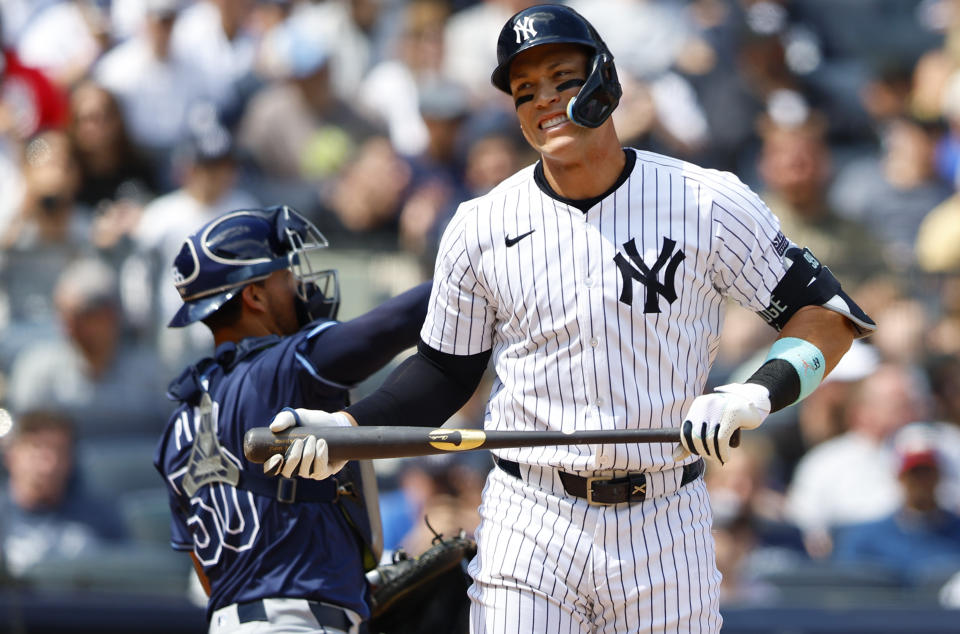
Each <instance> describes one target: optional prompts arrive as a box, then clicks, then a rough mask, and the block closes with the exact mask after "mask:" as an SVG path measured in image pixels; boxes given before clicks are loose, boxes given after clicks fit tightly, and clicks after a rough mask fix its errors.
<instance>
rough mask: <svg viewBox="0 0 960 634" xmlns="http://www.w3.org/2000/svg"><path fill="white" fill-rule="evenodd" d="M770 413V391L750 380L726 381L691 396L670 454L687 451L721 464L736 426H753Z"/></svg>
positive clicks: (676, 455)
mask: <svg viewBox="0 0 960 634" xmlns="http://www.w3.org/2000/svg"><path fill="white" fill-rule="evenodd" d="M769 414H770V392H769V391H768V390H767V388H765V387H763V386H762V385H756V384H754V383H730V384H729V385H721V386H720V387H718V388H716V391H715V392H714V393H713V394H704V395H703V396H698V397H697V398H696V399H694V401H693V403H692V404H691V405H690V410H689V411H688V412H687V415H686V416H685V417H684V420H683V427H682V428H681V433H680V445H679V446H677V449H676V450H675V451H674V458H675V459H677V460H680V459H683V458H685V457H686V456H688V455H690V454H697V455H698V456H703V457H704V458H707V459H708V460H712V461H715V462H719V463H720V464H723V463H725V462H726V461H727V459H728V458H729V457H730V453H729V452H730V448H731V447H735V446H736V445H737V441H734V440H733V439H734V434H735V433H736V432H737V430H739V429H755V428H757V427H759V426H760V423H762V422H763V420H764V419H765V418H766V417H767V416H768V415H769Z"/></svg>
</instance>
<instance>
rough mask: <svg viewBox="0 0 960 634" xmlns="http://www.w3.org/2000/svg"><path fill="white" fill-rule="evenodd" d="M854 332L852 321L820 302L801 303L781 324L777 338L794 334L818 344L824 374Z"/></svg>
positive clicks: (853, 336) (847, 348)
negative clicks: (817, 304)
mask: <svg viewBox="0 0 960 634" xmlns="http://www.w3.org/2000/svg"><path fill="white" fill-rule="evenodd" d="M855 336H856V330H855V329H854V327H853V324H851V323H850V320H849V319H847V318H846V317H844V316H843V315H841V314H840V313H837V312H834V311H832V310H828V309H826V308H821V307H820V306H804V307H803V308H801V309H800V310H798V311H797V313H796V314H795V315H794V316H793V317H791V318H790V321H788V322H787V323H786V324H785V325H784V327H783V330H781V331H780V336H779V337H778V339H785V338H787V337H796V338H797V339H803V340H804V341H809V342H810V343H812V344H813V345H815V346H816V347H817V348H819V349H820V352H822V353H823V358H824V361H825V362H826V368H825V370H824V376H826V375H827V374H829V373H830V371H831V370H833V368H834V367H836V365H837V363H839V362H840V358H841V357H843V355H844V354H846V352H847V350H849V349H850V344H852V343H853V340H854V338H855Z"/></svg>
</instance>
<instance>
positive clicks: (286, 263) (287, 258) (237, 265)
mask: <svg viewBox="0 0 960 634" xmlns="http://www.w3.org/2000/svg"><path fill="white" fill-rule="evenodd" d="M326 247H327V239H326V238H324V237H323V234H322V233H320V231H319V230H318V229H317V228H316V227H315V226H313V224H312V223H310V221H309V220H307V219H306V218H304V217H303V216H301V215H300V214H299V213H297V212H296V211H295V210H293V209H292V208H290V207H287V206H286V205H279V206H276V207H268V208H266V209H241V210H238V211H231V212H228V213H226V214H224V215H222V216H219V217H218V218H216V219H214V220H212V221H210V222H208V223H207V224H205V225H204V226H203V227H201V228H200V229H199V230H198V231H197V232H196V233H194V234H192V235H190V236H189V237H188V238H187V239H186V240H185V241H184V243H183V246H182V247H181V248H180V253H179V254H177V257H176V258H175V259H174V261H173V277H174V283H175V284H176V285H177V290H178V291H179V292H180V297H181V298H182V299H183V306H181V307H180V310H179V311H177V314H176V315H174V317H173V319H172V320H170V324H169V325H170V326H171V327H180V326H186V325H188V324H191V323H193V322H195V321H199V320H201V319H205V318H207V317H209V316H210V315H212V314H213V313H215V312H216V311H217V310H219V309H220V307H221V306H223V305H224V304H226V303H227V302H228V301H230V300H231V299H232V298H233V297H235V296H236V295H237V294H239V293H240V291H242V290H243V287H244V286H246V285H247V284H250V283H251V282H256V281H258V280H263V279H266V278H267V277H269V276H270V274H271V273H273V272H274V271H279V270H280V269H290V271H291V272H292V273H293V275H294V277H295V278H296V280H297V298H298V300H299V301H298V302H297V310H298V312H299V313H300V315H299V316H300V321H301V322H302V323H306V322H307V321H309V320H312V319H321V318H326V319H334V318H335V317H336V312H337V308H338V307H339V305H340V290H339V284H338V282H337V272H336V271H334V270H323V269H322V267H321V257H322V255H321V251H322V250H323V249H325V248H326Z"/></svg>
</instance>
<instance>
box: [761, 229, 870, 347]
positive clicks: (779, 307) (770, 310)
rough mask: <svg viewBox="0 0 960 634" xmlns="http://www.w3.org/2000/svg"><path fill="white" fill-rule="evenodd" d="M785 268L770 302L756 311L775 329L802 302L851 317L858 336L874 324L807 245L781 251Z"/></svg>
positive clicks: (868, 330) (862, 334)
mask: <svg viewBox="0 0 960 634" xmlns="http://www.w3.org/2000/svg"><path fill="white" fill-rule="evenodd" d="M783 261H784V262H785V263H786V265H787V272H786V274H785V275H784V276H783V279H781V280H780V283H779V284H777V286H776V287H775V288H774V289H773V292H772V293H771V294H770V305H769V306H767V307H766V308H765V309H763V310H761V311H759V312H758V313H757V314H759V315H760V316H761V317H763V319H764V320H765V321H766V322H767V323H768V324H770V325H771V326H773V327H774V328H775V329H776V330H777V332H779V331H780V330H782V329H783V326H784V325H785V324H786V323H787V322H788V321H789V320H790V318H791V317H793V315H794V313H796V312H797V311H798V310H800V309H801V308H803V307H804V306H822V307H823V308H826V309H829V310H832V311H834V312H836V313H840V314H841V315H843V316H844V317H846V318H847V319H849V320H850V323H852V324H853V326H854V328H855V329H856V331H857V337H858V338H860V337H865V336H867V335H869V334H870V333H872V332H873V331H874V330H876V329H877V324H876V323H874V321H873V320H872V319H870V317H869V316H868V315H867V314H866V313H865V312H863V309H861V308H860V307H859V306H857V304H856V303H855V302H854V301H853V300H852V299H851V298H850V296H849V295H847V294H846V293H845V292H844V291H843V289H842V288H840V281H839V280H838V279H837V278H836V277H834V275H833V273H831V272H830V269H828V268H827V267H825V266H823V265H822V264H820V261H819V260H818V259H817V258H815V257H814V255H813V254H812V253H810V250H809V249H806V248H804V249H801V248H800V247H796V246H791V247H790V248H789V249H787V251H786V253H784V255H783Z"/></svg>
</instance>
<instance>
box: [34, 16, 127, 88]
mask: <svg viewBox="0 0 960 634" xmlns="http://www.w3.org/2000/svg"><path fill="white" fill-rule="evenodd" d="M111 39H112V37H111V33H110V16H109V12H108V10H107V6H106V5H105V4H104V3H103V2H98V1H97V0H66V1H64V2H57V3H54V4H51V5H49V6H48V7H46V8H44V9H43V10H42V11H40V12H38V13H37V15H36V17H35V18H34V19H32V20H30V22H29V23H28V24H27V25H26V27H25V28H24V31H23V33H22V34H21V35H20V39H19V40H18V42H17V52H18V53H19V55H20V58H21V59H23V61H24V63H26V64H28V65H30V66H34V67H36V68H39V69H40V70H42V71H43V72H44V73H45V74H46V75H47V77H49V78H50V79H51V80H53V81H54V82H55V83H56V84H57V85H59V86H61V87H62V88H64V89H65V90H69V89H70V88H71V87H72V86H73V85H74V84H75V83H77V82H78V81H80V80H81V79H82V78H83V77H85V76H86V75H87V73H88V72H89V71H90V68H91V67H92V66H93V64H94V62H95V61H96V60H97V58H98V57H99V56H100V54H101V53H103V51H105V50H107V49H108V48H110V45H111V44H112V41H111Z"/></svg>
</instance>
